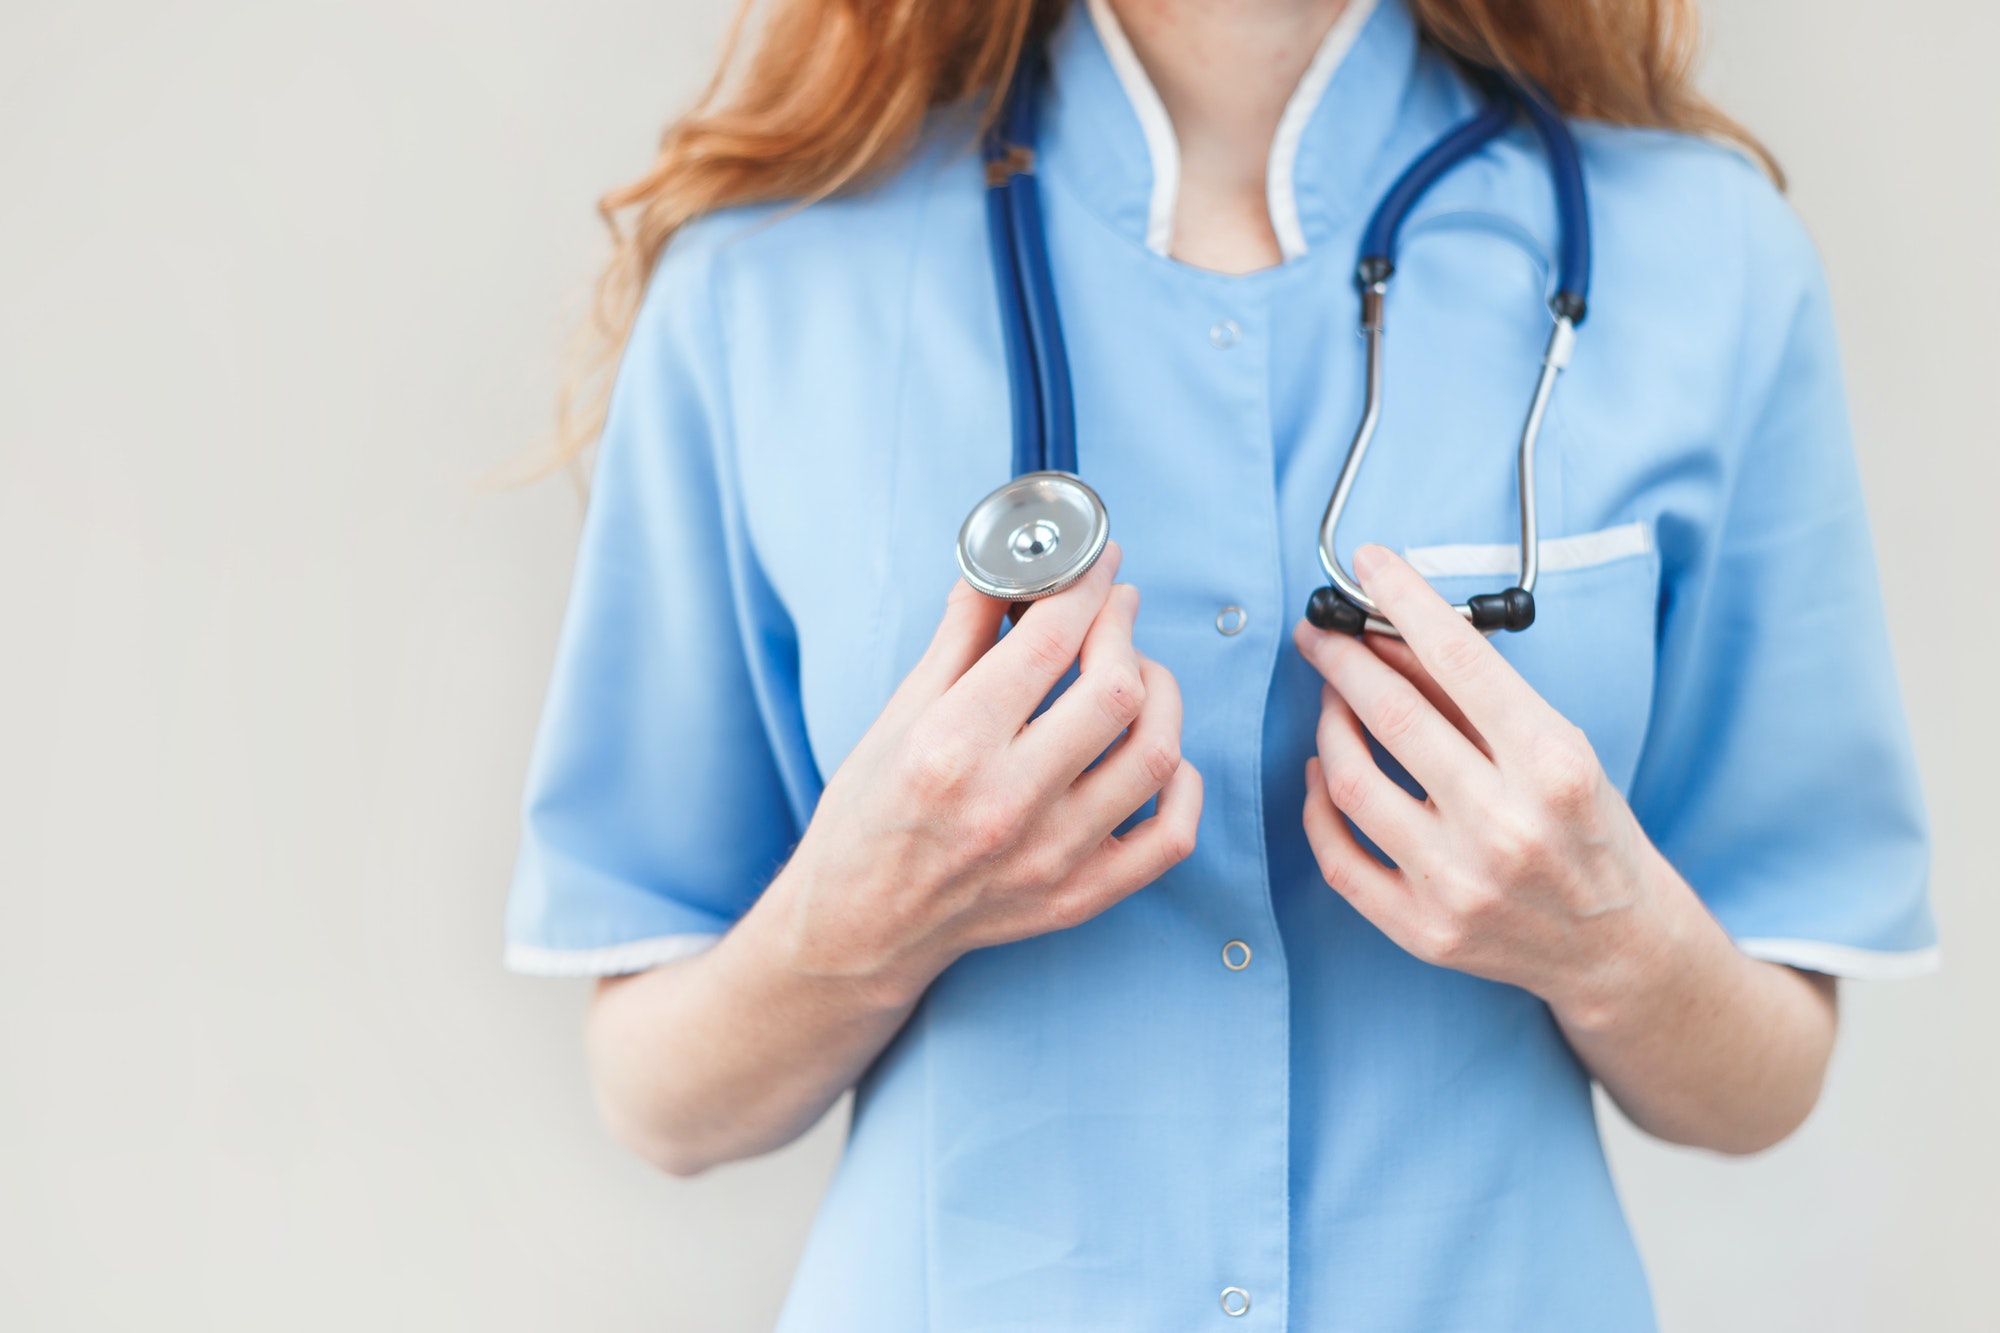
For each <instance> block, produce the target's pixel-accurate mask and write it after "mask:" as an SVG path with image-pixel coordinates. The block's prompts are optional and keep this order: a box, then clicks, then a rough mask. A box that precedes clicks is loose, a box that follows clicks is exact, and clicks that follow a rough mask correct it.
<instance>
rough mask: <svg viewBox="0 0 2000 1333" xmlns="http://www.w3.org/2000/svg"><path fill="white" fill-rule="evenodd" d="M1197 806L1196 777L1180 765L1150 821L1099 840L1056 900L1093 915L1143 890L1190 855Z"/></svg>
mask: <svg viewBox="0 0 2000 1333" xmlns="http://www.w3.org/2000/svg"><path fill="white" fill-rule="evenodd" d="M1201 801H1202V780H1201V772H1200V770H1198V769H1197V768H1195V766H1194V765H1193V764H1191V763H1188V762H1186V761H1182V763H1181V765H1180V767H1179V768H1177V769H1175V770H1174V775H1173V776H1172V777H1171V778H1169V779H1167V785H1166V786H1164V787H1162V788H1161V789H1160V803H1159V805H1157V806H1156V807H1155V808H1154V810H1153V814H1152V815H1151V817H1149V818H1147V819H1142V820H1140V821H1139V822H1138V823H1137V824H1135V825H1133V826H1132V827H1131V828H1130V829H1129V830H1127V831H1126V833H1125V834H1124V836H1122V837H1106V838H1105V839H1103V841H1101V842H1100V843H1099V844H1098V846H1097V850H1095V851H1093V852H1092V853H1091V854H1090V855H1089V856H1087V857H1085V858H1084V859H1083V861H1082V862H1081V863H1080V864H1079V865H1078V866H1077V868H1076V870H1075V871H1074V872H1072V873H1071V875H1070V878H1069V880H1068V881H1067V883H1066V884H1065V886H1064V887H1063V888H1062V889H1061V890H1059V893H1058V896H1059V897H1062V898H1064V899H1066V900H1067V901H1068V903H1069V904H1070V905H1073V906H1074V907H1076V908H1079V909H1082V911H1083V913H1084V915H1087V916H1095V915H1096V914H1097V913H1098V912H1101V911H1103V910H1104V909H1105V908H1107V907H1110V906H1111V905H1112V904H1114V903H1117V902H1120V901H1122V900H1123V899H1125V898H1128V897H1130V896H1131V895H1132V894H1134V893H1137V892H1138V891H1139V890H1140V889H1143V888H1145V887H1146V886H1147V885H1148V884H1151V883H1152V882H1153V881H1154V880H1156V879H1158V878H1159V877H1160V876H1162V875H1164V874H1166V873H1167V872H1168V871H1169V870H1172V869H1173V868H1174V867H1175V866H1177V865H1179V864H1180V863H1181V862H1183V861H1185V860H1187V859H1188V857H1190V856H1192V855H1193V854H1194V845H1195V835H1196V831H1197V829H1198V828H1199V826H1200V824H1201ZM1060 906H1061V905H1060V904H1059V909H1060Z"/></svg>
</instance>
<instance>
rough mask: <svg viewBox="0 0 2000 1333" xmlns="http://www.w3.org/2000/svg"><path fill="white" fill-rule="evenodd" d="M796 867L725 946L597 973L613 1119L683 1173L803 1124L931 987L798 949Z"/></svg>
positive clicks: (605, 1085) (592, 1029) (607, 1114)
mask: <svg viewBox="0 0 2000 1333" xmlns="http://www.w3.org/2000/svg"><path fill="white" fill-rule="evenodd" d="M789 890H790V886H789V884H788V882H787V880H786V879H785V876H783V875H780V877H779V879H778V880H777V881H776V882H774V883H773V884H772V885H771V886H770V888H768V889H767V890H766V891H765V893H764V895H763V896H762V897H761V898H760V899H759V900H758V902H757V904H756V905H755V906H754V907H752V909H751V910H750V911H749V912H748V913H746V914H745V916H744V917H743V919H742V920H741V921H740V922H738V923H737V925H736V926H735V928H734V929H732V930H731V931H730V932H729V933H728V934H727V935H725V936H724V937H723V938H722V939H721V940H720V941H718V942H717V943H716V945H715V947H714V948H712V949H710V950H708V951H707V952H706V953H703V954H700V955H697V956H695V957H693V958H688V959H684V960H682V961H679V962H676V963H672V964H669V965H667V966H665V967H660V968H655V969H653V970H652V971H649V972H643V973H639V974H637V975H635V976H629V977H619V978H613V979H608V980H606V981H604V982H602V983H600V985H599V988H598V991H597V994H596V996H595V997H594V999H593V1001H592V1004H591V1011H590V1019H589V1031H588V1046H589V1053H590V1065H591V1075H592V1080H593V1083H594V1085H595V1088H596V1092H597V1098H598V1104H599V1106H600V1107H601V1108H602V1111H603V1114H604V1118H605V1121H606V1123H607V1124H608V1125H609V1126H610V1128H611V1131H612V1133H613V1134H614V1135H615V1136H616V1137H617V1138H618V1139H619V1141H620V1142H622V1143H624V1144H625V1145H626V1146H627V1147H629V1148H631V1149H632V1150H633V1151H634V1152H636V1153H638V1154H639V1155H640V1156H642V1157H644V1158H646V1159H647V1160H648V1161H650V1162H652V1163H654V1164H655V1165H657V1166H659V1167H660V1168H661V1169H663V1170H666V1171H669V1172H671V1173H673V1174H675V1175H692V1174H695V1173H696V1172H699V1171H702V1170H704V1169H706V1168H708V1167H710V1166H714V1165H717V1164H719V1163H722V1162H727V1161H733V1160H736V1159H739V1158H743V1157H750V1156H754V1155H756V1154H758V1153H762V1152H768V1151H770V1150H772V1149H774V1148H778V1147H781V1146H783V1145H784V1144H786V1143H789V1142H790V1141H792V1140H793V1139H795V1138H797V1137H798V1136H799V1135H800V1134H802V1133H804V1132H805V1131H806V1130H807V1129H808V1128H810V1127H811V1126H812V1125H813V1124H814V1122H816V1121H817V1120H818V1119H819V1118H820V1116H821V1115H823V1114H825V1112H826V1110H827V1108H828V1107H829V1106H831V1105H832V1104H833V1103H834V1101H835V1100H837V1099H838V1098H839V1096H840V1095H841V1093H843V1092H845V1091H846V1090H847V1089H848V1088H849V1087H852V1086H853V1084H854V1082H855V1080H856V1079H858V1078H859V1077H860V1075H861V1073H862V1071H863V1070H865V1069H866V1068H867V1067H868V1064H869V1063H870V1062H871V1061H872V1060H873V1059H874V1058H875V1057H876V1055H878V1054H879V1053H880V1052H881V1051H882V1049H883V1047H885V1046H887V1045H888V1043H889V1041H890V1040H891V1039H892V1038H893V1037H894V1036H895V1035H896V1032H897V1031H898V1030H899V1029H900V1028H901V1026H902V1024H903V1022H904V1020H905V1019H906V1018H908V1016H909V1014H910V1011H911V1009H912V1008H914V1006H915V1001H916V998H917V996H918V995H920V994H921V992H920V991H918V992H915V993H909V992H907V991H905V990H891V989H889V988H887V987H884V986H881V985H878V984H874V983H871V982H868V981H865V980H860V979H855V978H851V977H850V978H841V977H830V976H827V975H824V974H823V973H820V972H817V971H815V970H814V969H813V967H812V966H811V965H809V964H807V963H805V962H803V961H802V959H801V952H800V950H799V949H798V948H797V947H796V946H797V940H796V935H795V931H794V926H793V921H792V919H791V912H790V905H791V893H790V891H789Z"/></svg>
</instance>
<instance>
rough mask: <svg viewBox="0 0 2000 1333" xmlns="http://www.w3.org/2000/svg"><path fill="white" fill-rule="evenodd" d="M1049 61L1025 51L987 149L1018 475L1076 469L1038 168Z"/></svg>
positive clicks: (1071, 405)
mask: <svg viewBox="0 0 2000 1333" xmlns="http://www.w3.org/2000/svg"><path fill="white" fill-rule="evenodd" d="M1043 60H1044V57H1043V55H1042V52H1041V50H1040V49H1039V47H1030V48H1029V49H1028V50H1027V51H1025V52H1023V53H1022V57H1021V61H1022V68H1021V69H1020V70H1019V71H1018V72H1017V73H1016V75H1015V77H1014V81H1013V84H1012V86H1010V87H1009V89H1008V91H1007V99H1006V102H1005V104H1004V105H1003V107H1002V109H1001V114H1000V119H999V123H998V124H997V125H996V126H995V127H994V131H993V132H989V134H988V135H987V139H986V146H985V150H984V157H985V162H986V184H987V190H986V213H987V233H988V236H989V238H990V244H991V247H992V250H993V261H994V262H993V271H994V277H995V285H996V287H997V292H996V294H997V295H998V297H999V302H1000V323H1001V335H1002V337H1003V339H1004V340H1005V342H1006V347H1007V351H1006V356H1007V377H1008V383H1009V385H1010V387H1011V389H1012V402H1013V405H1014V421H1013V427H1014V474H1015V475H1016V476H1021V475H1024V474H1026V473H1029V472H1041V471H1056V472H1068V473H1072V474H1073V473H1075V471H1076V400H1075V395H1074V392H1073V390H1072V387H1071V383H1070V376H1069V352H1068V348H1067V347H1066V345H1065V344H1064V341H1063V332H1062V316H1061V313H1060V307H1059V306H1058V303H1057V301H1056V288H1055V276H1054V274H1053V273H1052V272H1051V270H1050V267H1049V247H1048V237H1047V234H1046V233H1045V231H1044V229H1043V222H1042V207H1041V192H1040V188H1039V186H1038V185H1037V184H1036V180H1035V170H1034V168H1035V161H1034V154H1035V143H1036V131H1037V128H1038V127H1037V125H1036V115H1035V100H1036V99H1035V97H1034V89H1035V86H1036V85H1037V84H1038V83H1039V82H1040V80H1041V78H1042V76H1043V68H1042V66H1043Z"/></svg>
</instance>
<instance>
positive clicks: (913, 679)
mask: <svg viewBox="0 0 2000 1333" xmlns="http://www.w3.org/2000/svg"><path fill="white" fill-rule="evenodd" d="M1006 615H1007V603H1005V602H1003V601H1000V600H999V599H998V598H994V597H988V596H986V595H985V594H984V593H981V592H979V591H977V590H976V589H975V588H973V586H972V585H971V584H969V583H967V582H966V581H965V580H964V579H960V580H958V581H957V582H956V583H954V584H952V585H951V592H950V593H949V594H948V595H947V596H946V597H945V601H944V617H943V618H942V619H941V620H939V621H938V627H937V630H936V632H934V633H933V634H932V635H931V641H930V646H929V647H927V648H925V649H924V655H923V656H922V657H920V658H918V659H917V664H916V666H914V667H912V668H911V669H910V674H909V675H907V676H905V677H903V683H902V684H901V685H899V686H898V687H897V689H896V693H897V695H898V696H902V695H906V694H907V695H908V696H910V697H914V698H917V699H921V700H922V701H924V702H925V703H928V702H930V701H931V700H933V699H936V698H937V697H939V696H940V695H942V694H943V693H944V692H945V691H946V690H948V689H950V688H951V687H952V685H953V684H955V683H956V682H957V680H958V678H959V677H960V676H963V675H964V674H965V673H966V672H967V671H968V670H970V669H971V667H972V664H973V663H974V662H977V661H978V660H979V659H980V658H981V657H983V656H985V655H986V653H987V651H988V650H989V649H991V648H992V647H993V644H994V641H995V640H996V639H998V638H999V637H1000V622H1001V620H1002V619H1004V618H1005V617H1006Z"/></svg>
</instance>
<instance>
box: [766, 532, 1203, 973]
mask: <svg viewBox="0 0 2000 1333" xmlns="http://www.w3.org/2000/svg"><path fill="white" fill-rule="evenodd" d="M1118 564H1119V552H1118V548H1117V546H1116V545H1115V544H1114V545H1110V546H1107V547H1106V548H1105V552H1104V555H1103V556H1102V558H1100V559H1099V560H1098V562H1097V564H1096V565H1095V566H1093V567H1092V569H1091V570H1090V572H1089V573H1087V574H1086V575H1085V576H1084V577H1083V578H1082V579H1081V580H1079V581H1078V582H1077V583H1076V584H1075V585H1074V586H1072V587H1070V588H1068V589H1066V590H1065V591H1063V592H1061V593H1058V594H1057V595H1056V596H1054V597H1049V598H1046V599H1044V600H1041V601H1038V602H1035V603H1033V604H1032V605H1031V606H1030V607H1029V608H1028V610H1027V612H1026V614H1025V615H1023V616H1022V617H1021V620H1020V623H1019V624H1017V625H1015V626H1014V628H1013V629H1012V630H1011V631H1009V632H1008V634H1007V635H1006V637H1005V638H1000V639H999V641H998V642H997V643H996V642H995V639H996V638H997V637H998V635H999V629H1000V623H1001V621H1002V619H1003V618H1004V617H1005V615H1006V613H1007V606H1006V603H1004V602H999V601H995V600H993V599H991V598H988V597H985V596H982V595H981V594H979V593H977V592H974V591H973V590H972V589H971V588H970V587H969V586H968V585H966V584H965V583H964V582H963V581H961V582H960V583H959V584H958V585H957V586H956V587H954V588H953V589H952V592H951V597H950V599H949V601H948V602H947V604H946V607H945V614H944V619H943V621H942V622H941V623H940V624H939V626H938V629H937V633H936V635H935V637H933V638H932V640H931V644H930V647H929V648H928V649H927V650H926V651H925V653H924V656H923V659H922V660H921V661H919V662H918V663H917V665H916V667H915V669H914V670H912V671H911V672H910V674H909V675H908V676H907V677H906V678H905V679H904V680H903V682H902V684H901V685H900V686H899V687H898V688H897V689H896V692H895V694H894V695H893V696H891V698H890V700H889V703H888V705H887V707H885V708H884V709H883V710H882V714H881V716H880V717H878V718H877V719H876V720H875V724H874V725H873V726H872V727H870V728H869V730H868V732H867V734H866V735H864V736H863V737H862V738H861V740H860V742H859V743H858V744H857V745H856V746H855V747H854V750H853V752H852V753H851V754H849V755H848V757H847V759H846V761H845V762H844V763H842V764H841V766H840V768H839V769H838V770H837V771H836V772H835V773H834V775H833V778H832V780H831V781H830V782H828V784H827V787H826V791H825V793H824V795H823V796H822V797H821V799H820V803H819V808H818V810H817V812H816V813H815V814H814V816H813V818H812V822H811V824H810V826H809V827H808V828H807V829H806V832H805V836H804V838H803V839H801V841H800V843H799V846H798V850H797V851H796V852H795V853H794V854H793V856H792V859H791V860H790V862H788V863H787V865H786V867H785V869H784V870H783V871H782V872H781V873H780V874H779V876H778V878H777V880H776V881H775V882H774V883H773V884H772V885H771V888H770V890H767V892H766V895H765V896H766V898H771V897H773V896H774V895H778V896H782V898H783V899H784V901H785V909H786V910H785V911H784V917H785V920H786V929H785V931H784V934H785V937H786V940H787V952H788V954H789V955H790V959H789V961H790V962H791V963H792V964H793V965H794V966H796V967H798V968H800V969H801V970H803V971H805V972H807V973H809V974H812V975H816V976H821V977H826V978H840V979H845V980H848V981H852V982H855V983H859V984H863V985H866V986H868V987H870V988H871V989H874V990H875V991H876V992H877V994H878V995H879V996H880V998H881V999H882V1000H884V1001H885V1002H887V1003H890V1004H908V1003H913V1002H914V1001H915V999H916V998H917V996H919V995H920V994H921V993H922V991H923V989H924V987H926V986H927V985H929V983H930V981H931V980H932V979H933V978H934V977H936V975H937V974H938V973H939V972H941V971H942V970H943V969H944V968H945V967H946V966H948V965H949V964H950V963H951V962H952V961H953V960H954V959H956V958H958V957H959V956H960V955H962V954H964V953H966V952H968V951H970V950H973V949H977V948H981V947H984V946H987V945H993V944H1003V943H1007V942H1009V941H1012V940H1018V939H1025V938H1027V937H1028V936H1031V935H1040V934H1044V933H1046V932H1048V931H1053V930H1061V929H1064V928H1066V927H1069V926H1074V925H1077V924H1078V923H1080V922H1083V921H1087V920H1089V919H1090V918H1091V917H1094V916H1096V915H1097V914H1098V913H1099V912H1102V911H1104V910H1105V909H1106V908H1108V907H1110V906H1112V905H1113V904H1114V903H1117V902H1119V901H1121V900H1122V899H1124V898H1125V897H1127V896H1128V895H1130V894H1132V893H1133V892H1135V891H1136V890H1138V889H1140V888H1143V887H1144V886H1145V885H1147V884H1150V883H1152V881H1154V880H1155V879H1157V878H1159V877H1160V875H1161V874H1163V873H1164V872H1165V871H1166V870H1168V869H1169V868H1170V867H1172V866H1174V865H1175V864H1177V863H1178V862H1180V861H1182V860H1184V859H1186V857H1187V856H1188V854H1189V853H1190V852H1192V851H1193V850H1194V841H1195V825H1196V822H1197V821H1198V819H1199V818H1200V815H1201V793H1202V789H1201V775H1200V774H1199V773H1197V772H1196V771H1195V768H1194V765H1192V764H1190V763H1187V762H1186V761H1185V760H1183V759H1182V758H1181V751H1180V739H1181V698H1180V688H1179V686H1178V685H1177V684H1176V683H1175V681H1174V678H1173V676H1172V674H1171V673H1169V672H1168V671H1167V669H1166V668H1165V667H1163V666H1161V665H1160V664H1159V663H1157V662H1154V661H1152V660H1150V659H1148V658H1146V657H1145V656H1143V655H1142V654H1140V653H1139V651H1138V650H1137V649H1136V648H1134V647H1133V645H1132V622H1133V618H1134V616H1135V615H1136V614H1137V612H1138V609H1139V594H1138V590H1137V589H1136V588H1134V587H1132V586H1131V585H1130V584H1114V583H1113V582H1112V579H1113V578H1114V576H1115V575H1116V573H1117V570H1118ZM1079 658H1080V673H1079V675H1078V676H1077V678H1076V680H1075V681H1074V682H1073V683H1072V684H1071V685H1070V686H1069V687H1068V688H1067V689H1066V690H1064V691H1063V693H1062V695H1061V696H1060V697H1059V698H1057V699H1056V701H1055V702H1054V703H1053V704H1051V705H1050V706H1049V708H1048V709H1047V710H1046V711H1045V712H1044V713H1043V714H1042V715H1041V716H1040V717H1036V718H1034V720H1033V721H1030V720H1029V719H1030V716H1031V715H1032V714H1033V713H1034V710H1035V708H1036V707H1037V706H1038V705H1039V704H1040V703H1041V701H1042V700H1043V699H1044V698H1045V697H1046V696H1047V695H1048V693H1049V691H1050V690H1051V689H1052V688H1054V686H1055V685H1056V683H1057V681H1058V680H1060V679H1061V678H1062V676H1063V675H1064V674H1065V673H1066V672H1067V671H1068V670H1069V667H1070V665H1071V664H1072V663H1073V662H1078V661H1079ZM1107 747H1108V753H1107ZM1100 755H1102V756H1103V761H1102V762H1101V763H1096V764H1095V766H1092V764H1093V761H1094V760H1097V759H1098V757H1099V756H1100ZM1156 795H1157V796H1158V797H1159V804H1158V807H1157V810H1156V812H1155V813H1154V814H1153V815H1152V816H1151V817H1150V818H1148V819H1146V820H1145V821H1144V822H1142V823H1140V824H1139V825H1137V826H1136V827H1134V828H1133V829H1131V830H1130V831H1129V832H1127V833H1125V834H1124V835H1123V836H1113V830H1114V829H1116V828H1117V827H1118V826H1119V825H1120V824H1122V823H1123V822H1124V821H1125V820H1126V819H1127V818H1128V817H1129V816H1131V815H1132V813H1133V812H1134V811H1136V810H1138V809H1139V807H1140V806H1142V805H1144V804H1145V803H1146V802H1147V801H1148V800H1150V799H1152V798H1153V797H1154V796H1156ZM773 905H775V904H773Z"/></svg>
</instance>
